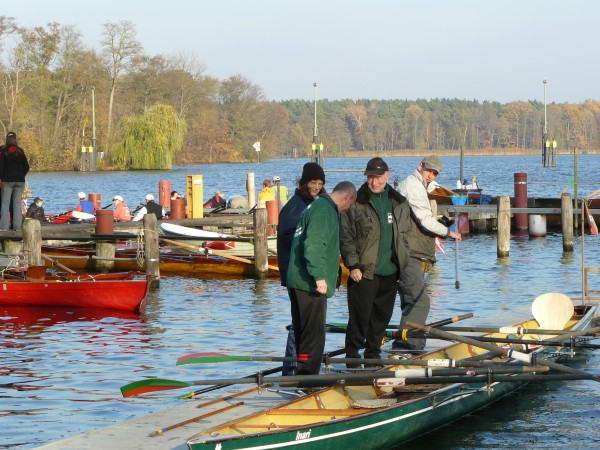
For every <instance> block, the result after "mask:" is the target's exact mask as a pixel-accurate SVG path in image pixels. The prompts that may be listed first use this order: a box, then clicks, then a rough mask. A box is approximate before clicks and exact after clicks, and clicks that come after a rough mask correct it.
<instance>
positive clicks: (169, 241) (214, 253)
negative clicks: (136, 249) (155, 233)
mask: <svg viewBox="0 0 600 450" xmlns="http://www.w3.org/2000/svg"><path fill="white" fill-rule="evenodd" d="M160 239H161V240H162V241H163V242H166V243H167V244H171V245H177V246H179V247H182V248H189V249H190V250H196V251H199V250H200V251H204V248H203V247H198V246H196V245H190V244H185V243H183V242H178V241H173V240H171V239H167V238H163V237H161V238H160ZM210 252H211V253H212V254H213V255H216V256H221V257H223V258H229V259H231V260H233V261H239V262H243V263H246V264H254V261H250V260H249V259H246V258H240V257H239V256H235V255H230V254H228V253H225V252H220V251H218V250H213V249H212V248H211V249H210ZM268 268H269V269H271V270H276V271H277V272H279V267H277V266H272V265H268Z"/></svg>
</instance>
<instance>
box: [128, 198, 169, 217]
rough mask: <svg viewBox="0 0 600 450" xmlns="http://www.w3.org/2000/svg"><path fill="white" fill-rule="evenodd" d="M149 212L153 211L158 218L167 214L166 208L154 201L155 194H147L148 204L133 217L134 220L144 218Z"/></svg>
mask: <svg viewBox="0 0 600 450" xmlns="http://www.w3.org/2000/svg"><path fill="white" fill-rule="evenodd" d="M148 213H152V214H154V215H155V216H156V218H157V219H158V220H160V219H162V218H163V217H164V216H165V210H164V209H163V207H162V206H160V205H159V204H158V203H156V202H155V201H154V195H152V194H148V195H146V205H145V206H144V207H143V208H142V209H140V210H139V211H138V212H137V214H136V215H135V217H134V218H133V221H134V222H137V221H139V220H142V219H143V218H144V216H145V215H146V214H148Z"/></svg>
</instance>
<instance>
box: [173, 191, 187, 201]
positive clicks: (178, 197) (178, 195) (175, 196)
mask: <svg viewBox="0 0 600 450" xmlns="http://www.w3.org/2000/svg"><path fill="white" fill-rule="evenodd" d="M179 199H185V197H184V196H183V195H181V194H180V193H179V192H177V191H171V200H179Z"/></svg>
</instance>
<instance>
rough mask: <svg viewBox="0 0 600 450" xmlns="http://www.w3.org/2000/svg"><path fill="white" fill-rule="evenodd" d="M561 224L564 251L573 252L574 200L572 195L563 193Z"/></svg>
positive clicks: (561, 197)
mask: <svg viewBox="0 0 600 450" xmlns="http://www.w3.org/2000/svg"><path fill="white" fill-rule="evenodd" d="M560 207H561V214H560V223H561V227H562V235H563V251H565V252H572V251H573V199H572V198H571V194H569V193H568V192H563V194H562V195H561V196H560Z"/></svg>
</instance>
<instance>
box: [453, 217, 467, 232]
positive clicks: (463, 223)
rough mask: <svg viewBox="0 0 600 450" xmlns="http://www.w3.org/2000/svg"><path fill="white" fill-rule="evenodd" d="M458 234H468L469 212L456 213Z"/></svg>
mask: <svg viewBox="0 0 600 450" xmlns="http://www.w3.org/2000/svg"><path fill="white" fill-rule="evenodd" d="M456 227H457V229H458V232H459V233H460V234H469V214H467V213H458V223H457V224H456Z"/></svg>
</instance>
